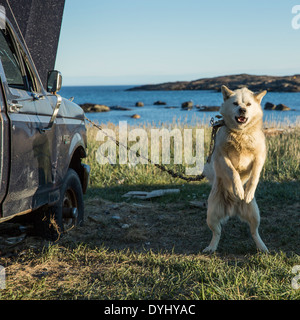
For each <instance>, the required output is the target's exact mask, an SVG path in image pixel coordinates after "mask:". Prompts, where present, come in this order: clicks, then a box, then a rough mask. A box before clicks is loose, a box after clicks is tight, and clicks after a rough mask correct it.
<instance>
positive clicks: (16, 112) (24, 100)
mask: <svg viewBox="0 0 300 320" xmlns="http://www.w3.org/2000/svg"><path fill="white" fill-rule="evenodd" d="M19 50H20V48H19V47H18V45H16V40H15V38H14V37H13V35H12V33H11V31H10V30H9V29H7V28H6V29H4V30H3V29H1V30H0V58H1V61H2V65H3V70H4V74H5V75H3V78H4V81H3V87H4V90H5V95H6V101H7V115H8V118H9V120H10V137H11V138H10V177H9V184H8V189H7V195H6V197H5V199H4V201H3V203H2V216H3V217H5V216H8V215H13V214H16V213H23V212H24V213H25V212H27V211H30V210H31V209H33V208H35V207H36V205H37V204H36V203H35V200H34V195H35V194H36V192H37V190H38V188H39V186H40V184H42V183H43V184H48V183H51V179H52V178H51V162H50V161H48V159H47V155H48V156H49V157H50V147H49V141H48V138H47V136H42V135H41V133H40V131H39V129H40V121H39V118H38V115H37V104H36V103H35V100H36V99H37V98H36V96H35V95H34V94H33V93H32V92H31V90H32V89H31V86H32V83H30V82H33V80H34V79H29V78H28V75H27V71H28V70H26V69H25V66H24V61H23V57H22V55H21V54H20V51H19ZM41 150H42V153H43V155H42V156H41V155H40V151H41ZM45 154H46V156H44V155H45Z"/></svg>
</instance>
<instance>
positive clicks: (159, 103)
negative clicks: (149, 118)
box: [153, 100, 167, 106]
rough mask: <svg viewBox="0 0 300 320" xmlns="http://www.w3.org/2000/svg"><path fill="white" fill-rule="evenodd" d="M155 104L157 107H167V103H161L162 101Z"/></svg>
mask: <svg viewBox="0 0 300 320" xmlns="http://www.w3.org/2000/svg"><path fill="white" fill-rule="evenodd" d="M153 104H154V105H155V106H165V105H167V103H166V102H163V101H160V100H158V101H155V102H154V103H153Z"/></svg>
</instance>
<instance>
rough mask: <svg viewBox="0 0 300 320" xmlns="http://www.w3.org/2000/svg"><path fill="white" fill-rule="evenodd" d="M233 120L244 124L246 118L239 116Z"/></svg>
mask: <svg viewBox="0 0 300 320" xmlns="http://www.w3.org/2000/svg"><path fill="white" fill-rule="evenodd" d="M235 120H236V121H237V123H246V122H247V120H248V118H246V117H243V116H239V117H235Z"/></svg>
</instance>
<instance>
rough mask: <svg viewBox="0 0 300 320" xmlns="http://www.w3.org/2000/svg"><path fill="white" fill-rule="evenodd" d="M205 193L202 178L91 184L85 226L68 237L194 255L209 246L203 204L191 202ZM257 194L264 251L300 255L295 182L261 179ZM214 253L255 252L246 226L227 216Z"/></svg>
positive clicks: (203, 197) (110, 246)
mask: <svg viewBox="0 0 300 320" xmlns="http://www.w3.org/2000/svg"><path fill="white" fill-rule="evenodd" d="M172 188H173V189H174V188H176V189H180V193H179V194H170V195H165V196H163V197H160V198H152V199H149V200H139V199H130V200H128V199H126V198H124V197H122V195H124V194H125V193H127V192H128V191H152V190H157V189H172ZM209 192H210V186H209V185H208V184H207V183H191V184H186V183H177V184H172V185H134V186H131V185H116V186H112V187H98V188H97V187H94V188H92V187H91V188H89V190H88V193H87V195H86V196H85V207H86V213H85V215H86V218H85V226H84V227H82V228H80V229H78V230H76V231H74V232H73V233H72V238H73V239H72V241H75V242H78V241H79V242H83V243H86V244H88V245H91V246H100V245H104V246H105V247H106V248H108V249H130V250H133V251H137V252H141V251H144V250H152V251H154V252H158V251H167V252H172V253H178V254H198V253H200V252H201V251H202V250H203V249H204V248H205V247H206V246H207V245H208V243H209V241H210V239H211V232H210V230H209V228H208V226H207V224H206V207H204V206H202V207H201V206H200V207H197V206H195V205H194V204H193V201H199V202H206V200H207V198H208V195H209ZM256 193H257V202H258V205H259V208H260V212H261V225H260V234H261V237H262V239H263V240H264V242H265V244H266V245H267V247H268V248H269V250H270V251H271V252H272V251H275V252H278V251H284V252H286V253H296V254H300V228H299V226H300V224H299V221H300V219H299V218H300V213H299V208H300V204H299V200H298V199H299V182H284V183H274V182H267V181H264V182H261V183H260V184H259V186H258V189H257V192H256ZM218 253H219V254H221V255H228V254H233V255H245V254H247V253H250V254H253V253H256V247H255V244H254V242H253V240H252V238H251V235H250V232H249V228H248V226H247V225H246V224H245V223H243V222H241V221H240V220H239V219H238V218H236V217H234V218H231V219H230V220H229V221H228V222H227V223H226V224H225V225H224V226H223V229H222V237H221V241H220V244H219V247H218Z"/></svg>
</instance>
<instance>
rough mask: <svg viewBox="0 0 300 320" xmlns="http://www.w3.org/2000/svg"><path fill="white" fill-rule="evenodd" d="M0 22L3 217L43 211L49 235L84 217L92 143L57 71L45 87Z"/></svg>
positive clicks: (11, 31)
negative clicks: (88, 151)
mask: <svg viewBox="0 0 300 320" xmlns="http://www.w3.org/2000/svg"><path fill="white" fill-rule="evenodd" d="M0 19H1V18H0ZM0 27H1V29H0V60H1V61H0V108H1V110H0V222H3V221H6V220H8V219H10V218H12V217H15V216H18V215H24V214H28V213H30V212H39V213H41V212H42V213H43V219H41V220H42V221H43V223H41V224H37V225H39V226H40V233H45V236H47V237H48V236H49V235H50V236H51V234H53V233H55V232H59V233H61V232H63V231H64V230H66V228H69V227H71V226H74V225H78V224H81V223H82V221H83V215H84V203H83V194H84V193H85V192H86V189H87V185H88V180H89V172H90V168H89V166H87V165H85V164H83V163H82V162H81V161H82V159H83V158H85V157H86V147H87V137H86V127H85V118H84V112H83V110H82V109H81V108H80V107H79V106H78V105H76V104H75V103H73V102H71V101H69V100H67V99H64V98H61V97H60V96H59V95H58V94H57V92H58V91H59V89H60V88H61V83H62V78H61V74H60V73H59V72H58V71H55V70H53V71H50V72H48V82H47V90H45V89H44V88H43V85H42V83H41V81H40V78H39V75H38V72H37V70H36V68H35V66H34V63H33V61H32V59H31V56H30V53H29V52H28V50H27V49H26V45H24V44H23V43H22V41H21V40H20V39H19V37H18V35H17V33H16V32H15V30H14V29H13V27H12V25H11V23H10V22H9V20H8V19H2V20H1V21H0ZM50 221H52V224H50V223H49V222H50ZM53 222H54V223H53ZM49 225H52V227H51V228H52V229H53V230H51V228H50V230H47V228H48V226H49ZM48 229H49V228H48ZM46 233H48V234H46Z"/></svg>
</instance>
